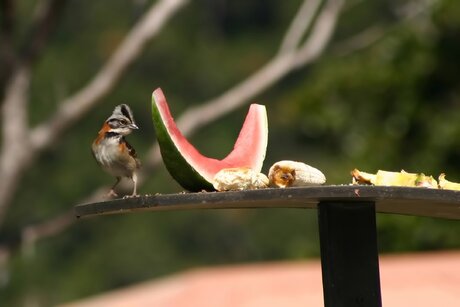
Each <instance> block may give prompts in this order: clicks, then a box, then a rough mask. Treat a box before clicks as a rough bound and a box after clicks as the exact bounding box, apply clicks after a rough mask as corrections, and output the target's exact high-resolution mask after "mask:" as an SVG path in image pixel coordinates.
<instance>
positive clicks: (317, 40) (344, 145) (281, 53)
mask: <svg viewBox="0 0 460 307" xmlns="http://www.w3.org/2000/svg"><path fill="white" fill-rule="evenodd" d="M0 27H1V37H0V44H1V45H0V94H1V99H0V103H1V122H0V126H1V132H2V134H1V138H0V140H1V142H2V143H1V151H0V162H1V164H0V178H1V180H0V305H1V306H50V305H56V304H59V303H63V302H68V301H72V300H76V299H78V298H82V297H86V296H89V295H94V294H97V293H100V292H103V291H107V290H110V289H116V288H121V287H124V286H127V285H130V284H133V283H136V282H140V281H145V280H149V279H152V278H159V277H162V276H167V275H168V274H172V273H175V272H180V271H182V270H185V269H189V268H194V267H199V266H209V265H220V264H229V263H252V262H264V261H274V260H299V259H307V258H308V259H309V258H318V257H319V239H318V230H317V228H318V227H317V218H316V211H313V210H294V209H289V210H287V209H284V210H283V209H267V210H225V211H180V212H158V213H148V212H146V213H142V214H138V213H136V214H129V215H120V216H105V217H98V218H92V219H84V220H78V221H77V220H76V219H74V216H73V213H72V208H73V206H74V205H76V204H79V203H82V202H85V201H89V200H94V199H97V197H100V195H101V193H104V192H106V191H107V189H108V187H109V186H110V185H111V184H112V183H113V182H114V180H113V178H112V177H110V176H109V175H107V174H106V173H104V172H103V171H102V170H101V169H99V167H98V166H97V164H96V162H95V161H94V159H93V157H92V156H91V153H90V146H91V142H92V140H93V139H94V138H95V137H96V134H97V132H98V130H99V128H100V126H101V125H102V123H103V121H104V120H105V119H106V118H107V117H108V116H109V115H110V114H111V112H112V110H113V108H114V106H115V105H117V104H120V103H128V104H129V105H130V106H131V107H132V109H133V112H134V116H135V119H136V121H137V123H138V125H139V126H140V130H139V131H136V132H135V133H133V134H132V135H130V136H129V137H128V140H129V141H130V143H131V144H132V145H133V146H134V147H135V148H136V150H137V152H138V155H139V157H140V158H141V160H142V161H143V162H144V169H143V180H142V184H141V185H140V187H139V192H140V193H141V194H154V193H175V192H181V191H182V188H181V187H180V186H179V185H178V184H177V183H175V182H174V180H173V179H172V178H171V177H170V176H169V174H168V173H167V171H166V169H165V167H164V165H163V164H162V163H161V161H160V160H159V159H158V158H157V157H158V152H157V150H156V147H155V142H156V139H155V131H154V129H153V125H152V122H151V117H150V97H151V93H152V91H153V90H154V89H155V88H157V87H161V88H162V89H163V91H164V93H165V95H166V97H167V99H168V102H169V104H170V107H171V111H172V113H173V114H174V116H175V118H176V119H178V120H179V121H180V120H181V119H184V121H183V122H182V124H183V125H184V126H183V127H184V129H186V130H185V132H186V133H187V135H189V137H190V140H191V142H192V143H193V144H194V145H196V147H197V148H199V149H200V151H201V152H202V153H204V154H206V155H208V156H211V157H216V158H223V157H225V155H226V154H227V153H228V152H229V151H230V150H231V148H232V146H233V142H234V141H235V139H236V137H237V135H238V132H239V129H240V128H241V125H242V122H243V120H244V116H245V114H246V112H247V109H248V105H249V103H252V102H257V103H260V104H264V105H266V106H267V111H268V118H269V144H268V149H267V157H266V160H265V164H264V165H265V166H264V172H267V171H268V168H269V167H270V165H271V164H273V163H274V162H276V161H279V160H283V159H291V160H299V161H303V162H305V163H308V164H310V165H312V166H315V167H317V168H319V169H320V170H322V171H323V173H325V175H326V177H327V179H328V184H348V183H350V182H351V176H350V170H352V169H353V168H358V169H360V170H363V171H367V172H376V171H377V170H378V169H383V170H391V171H399V170H401V169H404V170H406V171H408V172H423V173H425V174H430V175H433V176H434V177H435V178H437V176H438V175H439V174H440V173H442V172H445V173H447V179H448V180H451V181H457V182H460V74H459V71H460V61H459V60H458V57H459V54H460V2H459V1H455V0H427V1H423V0H420V1H415V0H414V1H409V0H404V1H400V0H398V1H396V0H394V1H388V0H374V1H364V0H354V1H353V0H350V1H343V2H342V1H339V0H323V1H319V0H318V1H316V0H307V1H297V0H296V1H294V0H292V1H275V0H253V1H230V0H212V1H211V0H201V1H183V0H169V1H168V0H158V1H148V0H112V1H110V3H109V2H108V1H88V0H83V1H82V0H80V1H76V0H39V1H26V0H0ZM256 81H257V82H256ZM251 82H252V83H251ZM245 86H246V87H245ZM247 87H249V90H248V89H247ZM222 95H230V96H231V99H230V101H231V104H232V107H231V108H229V111H228V112H223V113H222V114H220V115H219V116H215V118H196V117H195V118H194V120H195V121H193V120H192V121H191V122H190V121H188V122H187V121H186V120H185V119H186V117H181V116H182V115H183V114H190V113H187V112H189V111H190V110H191V108H194V107H201V106H206V105H210V104H212V103H213V102H216V101H219V99H220V97H222ZM216 99H217V100H216ZM229 103H230V102H229ZM186 123H188V124H189V125H188V126H187V125H186ZM190 123H191V124H190ZM186 126H187V127H186ZM130 187H131V186H130V185H127V187H125V189H126V190H127V191H128V190H129V189H130ZM377 223H378V238H379V249H380V251H381V253H383V254H386V253H402V252H408V251H427V250H446V249H451V250H452V249H460V236H459V235H458V234H459V233H460V224H459V223H458V222H456V221H450V220H440V219H431V218H420V217H411V216H393V215H382V214H379V215H378V217H377Z"/></svg>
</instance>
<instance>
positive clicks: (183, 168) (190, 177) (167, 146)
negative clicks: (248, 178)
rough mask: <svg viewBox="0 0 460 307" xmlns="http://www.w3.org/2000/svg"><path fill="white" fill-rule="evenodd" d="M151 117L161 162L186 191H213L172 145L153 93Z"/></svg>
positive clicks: (210, 185) (209, 184)
mask: <svg viewBox="0 0 460 307" xmlns="http://www.w3.org/2000/svg"><path fill="white" fill-rule="evenodd" d="M152 119H153V125H154V128H155V132H156V136H157V140H158V143H159V145H160V152H161V156H162V158H163V162H164V164H165V166H166V168H167V170H168V172H169V173H170V174H171V176H172V177H173V178H174V180H176V181H177V182H178V183H179V184H180V185H181V186H182V187H183V188H185V189H187V190H188V191H193V192H199V191H202V190H206V191H214V187H213V186H212V184H211V183H210V182H208V181H207V180H206V179H204V178H203V177H202V176H201V175H200V174H199V173H198V172H197V171H196V170H195V169H194V168H193V167H192V166H191V165H190V164H189V163H188V162H187V161H186V160H185V158H184V157H183V156H182V154H181V153H180V152H179V150H178V149H177V148H176V146H175V145H174V142H173V140H172V139H171V136H170V135H169V133H168V131H167V129H166V127H165V126H164V123H163V120H162V118H161V115H160V111H159V110H158V107H157V104H156V102H155V95H152Z"/></svg>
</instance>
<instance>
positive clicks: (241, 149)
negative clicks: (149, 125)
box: [152, 88, 268, 191]
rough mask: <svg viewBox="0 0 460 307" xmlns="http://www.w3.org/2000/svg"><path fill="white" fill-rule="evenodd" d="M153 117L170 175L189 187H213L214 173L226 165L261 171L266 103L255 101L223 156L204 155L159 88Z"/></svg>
mask: <svg viewBox="0 0 460 307" xmlns="http://www.w3.org/2000/svg"><path fill="white" fill-rule="evenodd" d="M152 118H153V124H154V127H155V131H156V135H157V139H158V143H159V144H160V151H161V156H162V157H163V161H164V163H165V165H166V168H167V169H168V171H169V173H170V174H171V176H172V177H173V178H174V179H175V180H176V181H177V182H178V183H179V184H180V185H181V186H182V187H183V188H185V189H187V190H189V191H201V190H207V191H213V190H214V188H213V186H212V182H213V178H214V175H215V174H216V173H217V172H218V171H220V170H221V169H223V168H233V167H248V168H251V169H253V170H254V171H255V172H257V173H259V172H260V171H261V169H262V164H263V161H264V159H265V152H266V150H267V142H268V125H267V111H266V110H265V106H263V105H259V104H252V105H251V106H250V107H249V112H248V114H247V116H246V119H245V121H244V124H243V127H242V128H241V131H240V134H239V136H238V139H237V140H236V142H235V145H234V148H233V150H232V152H230V153H229V154H228V156H227V157H225V158H224V159H222V160H218V159H213V158H208V157H206V156H203V155H202V154H201V153H200V152H199V151H198V150H197V149H196V148H195V147H194V146H193V145H192V144H190V142H189V141H188V140H187V139H186V138H185V137H184V136H183V135H182V133H181V132H180V131H179V129H178V128H177V126H176V123H175V122H174V118H173V117H172V116H171V112H170V111H169V107H168V103H167V102H166V98H165V96H164V95H163V92H162V90H161V89H160V88H158V89H156V90H155V91H154V92H153V94H152Z"/></svg>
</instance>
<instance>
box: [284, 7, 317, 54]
mask: <svg viewBox="0 0 460 307" xmlns="http://www.w3.org/2000/svg"><path fill="white" fill-rule="evenodd" d="M320 5H321V0H304V2H303V4H302V5H301V7H300V8H299V10H298V11H297V13H296V15H295V17H294V18H293V19H292V22H291V25H290V26H289V29H288V30H287V31H286V34H285V36H284V38H283V42H282V43H281V46H280V49H279V53H284V52H291V51H295V49H296V48H297V46H298V45H299V43H300V41H301V40H302V37H303V36H304V35H305V33H306V32H307V30H308V28H310V25H311V24H312V22H313V20H314V17H315V15H316V12H317V11H318V9H319V7H320Z"/></svg>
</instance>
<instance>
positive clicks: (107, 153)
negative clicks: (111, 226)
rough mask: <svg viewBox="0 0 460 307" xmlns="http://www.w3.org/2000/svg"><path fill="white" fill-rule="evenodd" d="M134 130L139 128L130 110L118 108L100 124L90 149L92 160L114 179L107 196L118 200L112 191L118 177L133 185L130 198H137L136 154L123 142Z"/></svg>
mask: <svg viewBox="0 0 460 307" xmlns="http://www.w3.org/2000/svg"><path fill="white" fill-rule="evenodd" d="M135 129H139V127H137V125H136V124H135V122H134V117H133V113H132V111H131V108H130V107H129V106H128V105H127V104H120V105H118V106H116V107H115V109H114V110H113V113H112V115H110V117H109V118H108V119H107V120H106V121H105V122H104V124H103V125H102V128H101V130H99V133H98V136H97V138H96V139H95V140H94V141H93V144H92V147H91V148H92V151H93V155H94V158H95V159H96V161H97V162H98V164H99V165H100V166H101V167H102V168H103V169H104V170H105V171H106V172H108V173H109V174H110V175H112V176H115V177H116V178H117V181H116V182H115V184H114V185H113V186H112V188H111V189H110V191H109V193H108V195H107V196H115V197H116V196H118V195H117V193H115V190H114V189H115V187H116V186H117V185H118V183H119V182H120V180H121V178H122V177H128V178H130V179H131V180H132V181H133V183H134V189H133V193H132V196H137V175H136V171H137V170H138V169H139V167H140V165H141V163H140V161H139V159H137V157H136V151H135V150H134V148H133V147H132V146H131V145H130V144H129V143H128V142H127V141H126V139H125V136H126V135H128V134H130V133H131V132H132V131H133V130H135Z"/></svg>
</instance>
